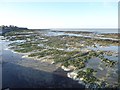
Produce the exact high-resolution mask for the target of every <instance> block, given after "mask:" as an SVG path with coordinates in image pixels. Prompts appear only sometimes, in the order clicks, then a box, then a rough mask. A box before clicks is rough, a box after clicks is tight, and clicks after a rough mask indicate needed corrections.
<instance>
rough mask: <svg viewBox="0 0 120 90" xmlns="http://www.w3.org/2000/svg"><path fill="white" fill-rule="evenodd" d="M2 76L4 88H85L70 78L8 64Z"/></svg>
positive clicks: (3, 68) (4, 64) (3, 67)
mask: <svg viewBox="0 0 120 90" xmlns="http://www.w3.org/2000/svg"><path fill="white" fill-rule="evenodd" d="M2 75H3V77H2V78H3V80H2V85H3V86H2V87H3V88H41V87H42V88H44V87H47V88H67V87H69V88H76V87H77V88H84V86H83V85H81V84H78V83H77V82H76V81H74V80H72V79H70V78H67V77H64V76H61V75H58V74H53V73H49V72H45V71H40V70H36V69H33V68H30V67H24V66H20V65H17V64H14V63H8V62H4V63H3V66H2Z"/></svg>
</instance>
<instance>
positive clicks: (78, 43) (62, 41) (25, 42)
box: [5, 30, 119, 87]
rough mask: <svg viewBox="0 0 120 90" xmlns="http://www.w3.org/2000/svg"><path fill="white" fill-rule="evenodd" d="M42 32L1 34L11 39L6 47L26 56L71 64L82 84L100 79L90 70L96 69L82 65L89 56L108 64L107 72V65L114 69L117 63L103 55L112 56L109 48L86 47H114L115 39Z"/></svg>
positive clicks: (63, 64)
mask: <svg viewBox="0 0 120 90" xmlns="http://www.w3.org/2000/svg"><path fill="white" fill-rule="evenodd" d="M48 32H49V31H48ZM44 33H45V32H43V31H41V32H40V31H37V30H29V31H28V30H27V31H26V30H22V31H12V32H8V33H6V34H5V37H6V39H9V40H10V41H13V43H11V44H9V46H10V48H11V49H14V51H16V52H20V53H28V57H33V58H34V57H37V58H41V57H46V56H50V58H51V59H52V60H53V61H54V62H55V64H58V63H61V65H62V66H65V67H67V68H69V66H73V67H74V69H75V70H78V73H77V77H78V78H83V81H84V82H85V83H86V84H88V83H89V84H98V83H102V82H103V81H102V80H99V79H98V78H97V76H95V75H94V73H97V72H98V71H100V70H98V71H95V70H94V68H86V67H87V66H86V64H87V63H88V61H89V60H90V59H93V58H99V59H100V61H101V62H102V64H105V65H106V67H108V71H109V67H110V68H114V67H115V66H116V65H117V63H118V62H117V61H114V60H110V59H108V58H105V55H108V56H112V55H114V53H112V52H111V51H109V52H107V51H102V50H96V51H94V50H89V49H87V46H94V47H95V48H97V47H96V44H98V45H100V46H110V45H115V46H118V43H119V41H114V40H106V39H105V40H104V39H95V38H87V37H77V36H67V35H61V36H46V35H44ZM82 34H84V35H87V34H89V33H83V32H82ZM90 34H91V33H90ZM112 37H113V36H112ZM48 59H49V58H48ZM85 68H86V69H85ZM83 69H85V71H84V70H83ZM111 73H112V72H111ZM104 81H105V80H104ZM100 86H101V84H99V85H98V87H100Z"/></svg>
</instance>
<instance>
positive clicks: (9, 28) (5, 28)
mask: <svg viewBox="0 0 120 90" xmlns="http://www.w3.org/2000/svg"><path fill="white" fill-rule="evenodd" d="M27 29H28V28H26V27H17V26H14V25H9V26H5V25H2V26H0V32H1V34H2V35H4V34H5V33H6V32H10V31H14V30H27Z"/></svg>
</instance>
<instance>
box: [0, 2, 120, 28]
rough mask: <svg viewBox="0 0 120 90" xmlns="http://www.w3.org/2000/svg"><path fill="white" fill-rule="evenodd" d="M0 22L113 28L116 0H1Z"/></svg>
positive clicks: (29, 25)
mask: <svg viewBox="0 0 120 90" xmlns="http://www.w3.org/2000/svg"><path fill="white" fill-rule="evenodd" d="M0 13H1V14H0V17H1V20H0V25H17V26H24V27H28V28H117V27H118V4H117V2H2V3H0Z"/></svg>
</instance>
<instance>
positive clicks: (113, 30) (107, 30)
mask: <svg viewBox="0 0 120 90" xmlns="http://www.w3.org/2000/svg"><path fill="white" fill-rule="evenodd" d="M52 30H56V31H87V32H96V33H120V31H119V32H118V29H52Z"/></svg>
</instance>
